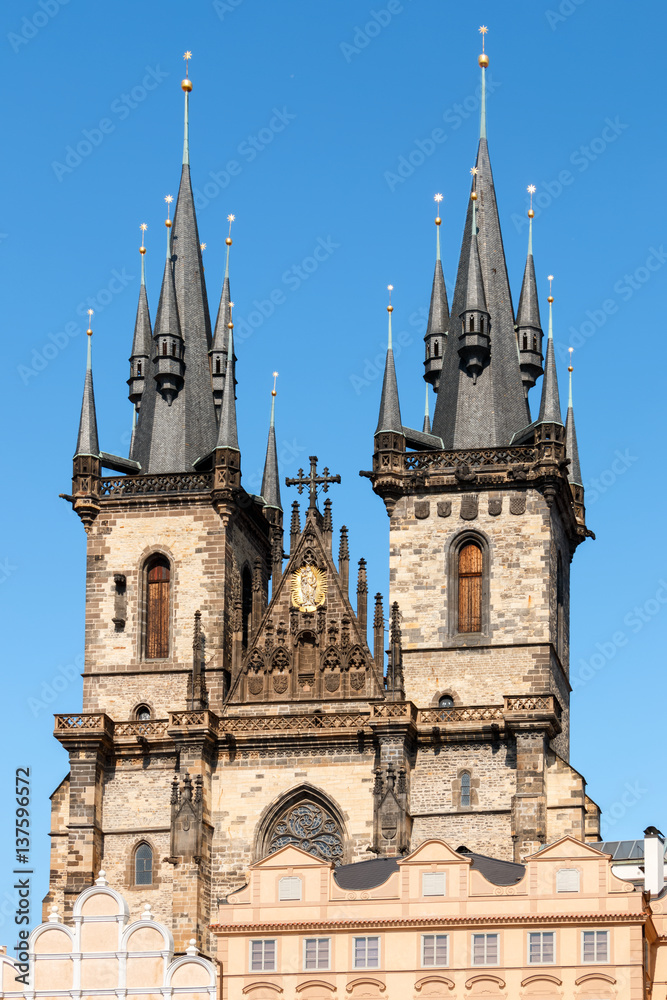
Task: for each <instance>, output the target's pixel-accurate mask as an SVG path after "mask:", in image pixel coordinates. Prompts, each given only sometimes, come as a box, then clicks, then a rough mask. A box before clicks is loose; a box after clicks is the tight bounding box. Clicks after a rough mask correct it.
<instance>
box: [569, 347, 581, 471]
mask: <svg viewBox="0 0 667 1000" xmlns="http://www.w3.org/2000/svg"><path fill="white" fill-rule="evenodd" d="M569 351H570V364H569V365H568V369H567V370H568V373H569V376H570V380H569V382H570V384H569V392H568V400H567V416H566V418H565V452H566V454H567V457H568V458H569V459H570V467H569V469H568V473H567V478H568V479H569V481H570V482H571V483H572V484H573V485H575V486H583V485H584V484H583V480H582V478H581V466H580V464H579V447H578V445H577V429H576V427H575V426H574V408H573V406H572V370H573V369H572V348H571V347H570V348H569Z"/></svg>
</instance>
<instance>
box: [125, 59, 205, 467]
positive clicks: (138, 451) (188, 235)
mask: <svg viewBox="0 0 667 1000" xmlns="http://www.w3.org/2000/svg"><path fill="white" fill-rule="evenodd" d="M190 56H191V53H189V52H186V54H185V58H186V62H187V61H188V60H189V58H190ZM181 87H182V89H183V91H184V93H185V116H184V122H185V124H184V142H183V166H182V171H181V182H180V187H179V192H178V200H177V202H176V210H175V212H174V221H173V227H171V222H170V223H169V227H170V228H171V245H170V256H171V269H172V272H173V289H174V298H175V304H176V309H177V315H178V321H179V326H180V335H181V338H182V344H183V351H182V358H181V360H182V362H183V372H182V375H183V381H182V385H181V386H180V387H178V388H177V391H176V392H175V393H165V392H164V384H163V389H162V390H161V389H160V386H159V385H158V384H157V381H156V380H155V379H153V378H151V379H147V380H146V385H145V390H144V393H143V396H142V401H141V410H140V413H139V421H138V424H137V432H136V435H135V445H134V454H133V458H135V459H136V460H137V461H139V462H140V464H141V471H142V473H156V472H189V471H191V470H192V469H193V467H194V465H195V463H196V462H197V461H198V460H199V459H201V458H202V457H204V456H206V455H210V454H211V452H212V451H213V450H214V448H215V441H216V434H217V422H216V415H215V405H214V401H213V392H212V387H211V369H210V361H209V350H210V348H211V343H212V338H211V321H210V316H209V309H208V300H207V296H206V285H205V281H204V268H203V265H202V258H201V246H200V241H199V232H198V228H197V217H196V213H195V206H194V196H193V193H192V184H191V181H190V146H189V97H190V93H191V91H192V81H191V80H190V78H189V76H188V75H187V73H186V77H185V79H184V80H183V81H182V83H181ZM166 290H167V291H169V309H170V311H171V304H172V297H171V291H170V289H168V288H167V289H166ZM163 291H165V283H164V281H163ZM165 303H166V299H165ZM156 329H157V320H156ZM153 339H154V344H155V343H156V338H155V334H154V338H153ZM151 367H152V374H153V375H156V374H157V375H159V374H160V369H161V368H164V367H165V362H164V361H159V360H158V358H157V355H156V354H155V355H154V357H153V358H152V365H151Z"/></svg>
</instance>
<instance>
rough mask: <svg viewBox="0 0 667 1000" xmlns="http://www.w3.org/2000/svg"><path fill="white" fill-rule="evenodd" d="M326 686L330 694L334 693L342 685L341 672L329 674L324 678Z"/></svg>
mask: <svg viewBox="0 0 667 1000" xmlns="http://www.w3.org/2000/svg"><path fill="white" fill-rule="evenodd" d="M324 686H325V688H326V689H327V691H329V693H330V694H333V692H334V691H337V690H338V688H339V687H340V674H327V675H326V677H325V678H324Z"/></svg>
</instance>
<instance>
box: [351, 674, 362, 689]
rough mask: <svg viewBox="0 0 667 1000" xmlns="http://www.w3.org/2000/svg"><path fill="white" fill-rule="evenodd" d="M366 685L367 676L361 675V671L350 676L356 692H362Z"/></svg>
mask: <svg viewBox="0 0 667 1000" xmlns="http://www.w3.org/2000/svg"><path fill="white" fill-rule="evenodd" d="M365 683H366V674H364V673H361V672H360V671H354V673H351V674H350V685H351V686H352V687H353V688H354V690H355V691H361V689H362V688H363V686H364V684H365Z"/></svg>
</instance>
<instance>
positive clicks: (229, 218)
mask: <svg viewBox="0 0 667 1000" xmlns="http://www.w3.org/2000/svg"><path fill="white" fill-rule="evenodd" d="M235 218H236V216H235V215H228V216H227V222H233V221H234V219H235Z"/></svg>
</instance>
